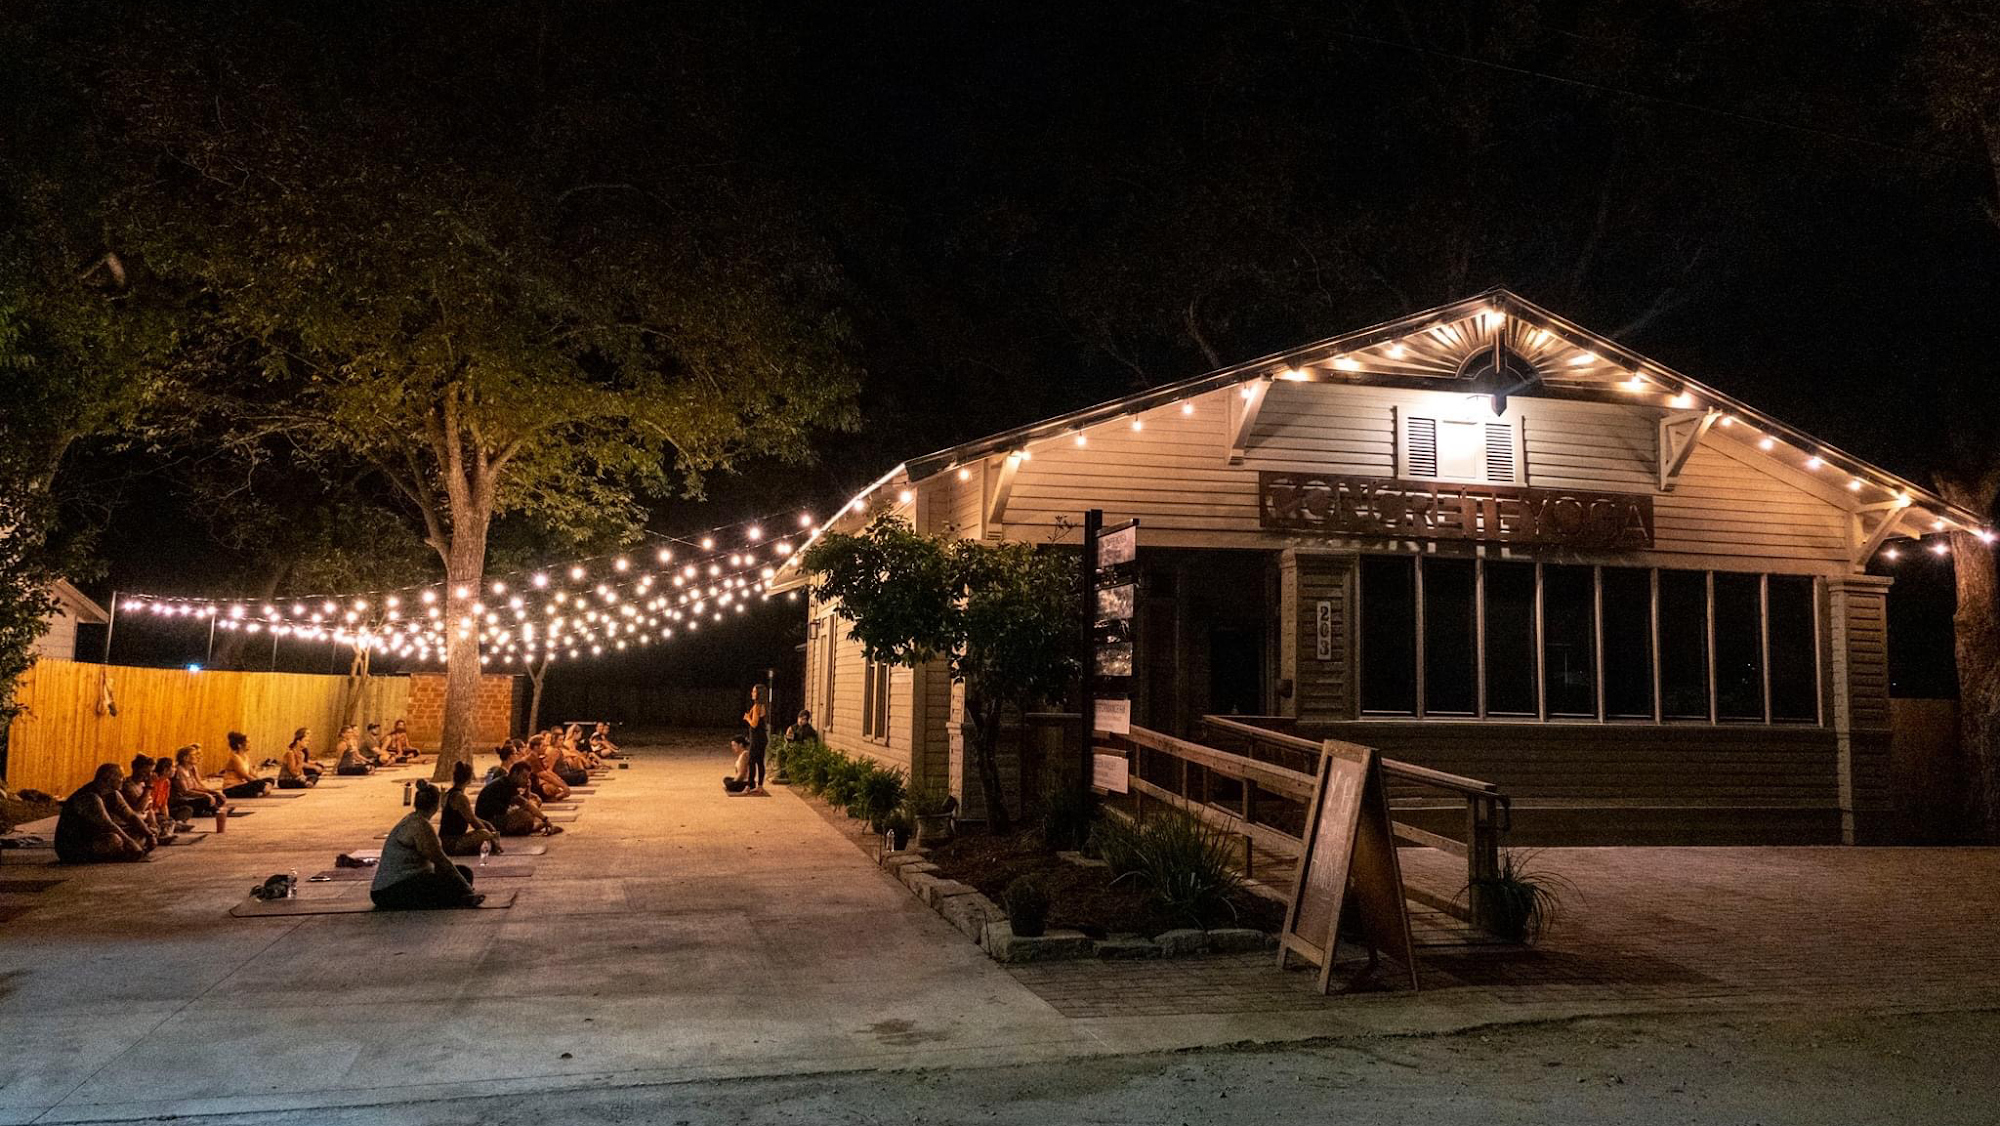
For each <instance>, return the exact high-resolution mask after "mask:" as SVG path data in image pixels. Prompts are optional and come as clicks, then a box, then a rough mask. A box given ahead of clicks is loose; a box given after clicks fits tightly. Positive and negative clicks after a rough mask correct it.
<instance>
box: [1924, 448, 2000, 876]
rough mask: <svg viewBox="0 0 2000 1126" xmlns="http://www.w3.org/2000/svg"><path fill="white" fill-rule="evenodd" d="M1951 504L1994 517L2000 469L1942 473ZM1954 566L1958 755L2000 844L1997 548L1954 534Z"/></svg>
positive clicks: (1982, 816)
mask: <svg viewBox="0 0 2000 1126" xmlns="http://www.w3.org/2000/svg"><path fill="white" fill-rule="evenodd" d="M1938 484H1939V486H1940V491H1941V492H1942V493H1943V494H1944V497H1945V499H1946V500H1949V501H1951V502H1952V503H1953V504H1959V505H1963V506H1965V507H1966V508H1969V509H1972V510H1973V511H1974V512H1978V513H1981V514H1987V513H1991V512H1992V511H1993V505H1994V501H1995V492H1996V490H2000V469H1996V470H1992V471H1989V472H1988V473H1986V474H1983V475H1982V476H1980V477H1978V478H1974V479H1971V480H1967V479H1965V478H1960V477H1955V476H1945V475H1940V477H1939V481H1938ZM1951 555H1952V568H1953V571H1954V574H1955V578H1956V582H1957V587H1958V610H1957V613H1956V614H1955V615H1954V618H1953V626H1954V627H1955V628H1954V631H1953V641H1954V653H1955V655H1956V656H1957V658H1958V724H1959V734H1958V738H1959V753H1960V756H1961V759H1962V761H1964V763H1965V764H1966V768H1967V772H1968V774H1969V775H1970V777H1968V778H1967V780H1966V781H1967V783H1968V785H1967V786H1966V792H1967V796H1968V798H1969V803H1968V804H1969V805H1970V806H1971V809H1970V811H1969V812H1970V813H1971V815H1972V820H1973V823H1974V825H1976V826H1977V827H1978V828H1979V829H1980V830H1981V831H1982V832H1983V833H1984V834H1985V837H1986V839H1987V840H1989V841H1995V840H2000V575H1996V573H1995V570H1994V550H1993V545H1992V544H1989V543H1987V542H1985V541H1984V540H1981V539H1980V538H1979V537H1978V536H1976V535H1973V534H1971V533H1968V532H1953V533H1952V535H1951Z"/></svg>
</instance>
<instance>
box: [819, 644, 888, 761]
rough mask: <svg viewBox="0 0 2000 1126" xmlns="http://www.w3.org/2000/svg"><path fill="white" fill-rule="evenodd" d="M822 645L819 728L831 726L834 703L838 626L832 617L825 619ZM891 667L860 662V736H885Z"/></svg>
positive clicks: (886, 731) (877, 737) (831, 727)
mask: <svg viewBox="0 0 2000 1126" xmlns="http://www.w3.org/2000/svg"><path fill="white" fill-rule="evenodd" d="M826 623H827V625H826V630H825V633H824V636H825V638H826V642H825V648H824V650H823V652H822V655H821V657H820V667H821V668H822V669H823V670H824V671H825V676H826V680H825V690H824V691H823V692H822V693H821V695H820V708H819V713H818V717H819V720H820V727H821V730H823V731H831V730H833V724H834V706H833V690H834V685H835V684H836V682H837V677H836V675H835V674H836V673H837V672H838V671H839V669H840V627H839V625H838V623H837V621H836V620H835V619H832V618H828V619H826ZM892 667H894V666H891V665H886V664H881V663H878V662H876V661H864V662H862V666H861V737H862V738H863V739H880V740H884V741H886V740H887V739H888V738H889V670H890V669H891V668H892Z"/></svg>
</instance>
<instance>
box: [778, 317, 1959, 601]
mask: <svg viewBox="0 0 2000 1126" xmlns="http://www.w3.org/2000/svg"><path fill="white" fill-rule="evenodd" d="M1485 356H1490V357H1491V358H1492V360H1493V361H1496V362H1497V366H1499V367H1501V368H1502V369H1503V370H1505V369H1507V368H1509V367H1514V368H1521V367H1525V368H1527V369H1530V370H1531V372H1532V375H1533V377H1534V386H1533V393H1534V394H1536V395H1539V396H1545V397H1565V398H1583V399H1591V400H1596V401H1616V402H1624V403H1633V404H1638V405H1644V406H1653V407H1657V408H1659V409H1661V410H1662V411H1663V412H1668V413H1679V412H1686V416H1687V417H1689V418H1699V417H1703V416H1710V415H1712V416H1713V418H1712V419H1711V421H1713V422H1716V423H1719V424H1720V425H1722V426H1724V427H1728V428H1730V430H1731V431H1732V433H1733V434H1734V435H1736V436H1738V437H1742V438H1747V439H1748V440H1749V441H1750V442H1751V443H1752V444H1754V445H1755V447H1756V449H1757V450H1759V451H1760V452H1761V453H1762V454H1763V455H1764V456H1766V457H1769V458H1772V459H1773V460H1774V461H1777V462H1778V463H1780V464H1783V465H1787V466H1790V467H1792V468H1795V469H1799V470H1801V471H1804V472H1811V473H1825V472H1828V471H1831V473H1832V474H1835V475H1844V476H1845V477H1846V478H1847V491H1849V492H1851V493H1853V494H1855V499H1856V501H1857V507H1859V508H1874V509H1896V508H1904V509H1912V510H1915V509H1921V510H1922V512H1923V513H1924V514H1925V515H1927V516H1929V517H1930V519H1931V523H1930V525H1929V526H1928V527H1927V528H1916V527H1911V528H1908V529H1907V530H1905V531H1903V532H1900V533H1898V534H1900V535H1909V534H1917V535H1921V534H1923V532H1924V531H1944V530H1948V529H1955V530H1959V531H1967V532H1975V533H1977V534H1979V535H1981V536H1982V537H1986V538H1991V537H1992V534H1993V533H1992V531H1991V529H1989V528H1987V527H1986V519H1985V517H1984V516H1983V515H1982V514H1980V513H1976V512H1973V511H1971V510H1969V509H1966V508H1963V507H1961V506H1958V505H1954V504H1951V503H1950V502H1948V501H1946V500H1945V499H1944V498H1943V497H1941V496H1939V495H1938V494H1937V493H1935V492H1934V491H1932V490H1930V489H1928V488H1925V487H1924V486H1923V485H1921V484H1919V483H1917V482H1915V481H1911V480H1909V479H1907V478H1905V477H1902V476H1899V475H1897V474H1895V473H1891V472H1889V471H1888V470H1886V469H1883V468H1882V467H1880V466H1877V465H1874V464H1872V463H1870V462H1868V461H1865V460H1863V459H1862V458H1860V457H1857V456H1855V455H1853V454H1850V453H1848V452H1846V451H1845V450H1841V449H1839V448H1838V447H1835V446H1833V445H1831V444H1830V443H1827V442H1824V441H1821V440H1820V439H1818V438H1815V437H1813V436H1812V435H1810V434H1807V433H1805V432H1804V431H1802V430H1799V429H1797V428H1795V427H1793V426H1790V425H1788V424H1787V423H1785V422H1783V421H1781V420H1779V419H1777V418H1774V417H1772V416H1771V415H1768V414H1766V413H1764V412H1763V411H1760V410H1758V409H1757V408H1755V407H1752V406H1751V405H1749V404H1748V403H1745V402H1743V401H1742V400H1739V399H1737V398H1734V397H1733V396H1730V395H1726V394H1724V393H1722V392H1720V391H1717V390H1716V389H1714V388H1713V387H1710V386H1708V385H1706V384H1704V383H1701V382H1699V381H1698V380H1695V379H1693V378H1691V377H1689V376H1687V375H1684V374H1682V373H1681V372H1678V371H1675V370H1674V369H1672V368H1670V367H1667V366H1666V365H1664V364H1661V363H1658V362H1656V361H1654V360H1651V359H1649V358H1647V357H1645V356H1642V355H1640V354H1638V353H1637V352H1634V351H1632V350H1631V349H1629V348H1626V347H1625V346H1623V345H1621V344H1619V343H1618V342H1617V341H1615V340H1611V339H1609V338H1608V337H1604V336H1600V335H1598V334H1596V333H1593V332H1591V331H1589V330H1587V329H1585V328H1583V327H1581V326H1580V325H1577V324H1575V323H1573V322H1571V321H1569V320H1567V319H1565V318H1563V317H1561V316H1559V315H1557V314H1555V313H1553V312H1550V311H1549V310H1547V309H1544V308H1542V307H1541V306H1539V305H1536V304H1534V303H1533V302H1531V301H1529V300H1527V299H1526V298H1523V297H1521V296H1520V295H1519V294H1516V293H1514V292H1512V291H1511V290H1507V289H1504V288H1495V289H1490V290H1487V291H1486V292H1484V293H1480V294H1476V295H1474V296H1472V297H1468V298H1465V299H1463V300H1460V301H1454V302H1451V303H1450V304H1447V305H1440V306H1438V307H1436V308H1433V309H1426V310H1424V311H1422V312H1419V313H1412V314H1410V315H1408V316H1405V317H1398V318H1396V319H1394V320H1389V321H1384V322H1382V323H1380V324H1376V325H1372V326H1370V327H1368V328H1364V329H1359V330H1357V331H1354V332H1349V333H1344V334H1342V335H1339V336H1330V337H1327V338H1326V339H1324V340H1317V341H1314V342H1312V343H1310V344H1305V345H1301V346H1299V347H1296V348H1288V349H1286V350H1284V351H1282V352H1274V353H1272V354H1270V355H1268V356H1260V357H1258V358H1257V359H1254V360H1249V361H1246V362H1244V363H1240V364H1234V365H1231V366H1229V367H1225V368H1220V369H1218V370H1216V371H1212V372H1209V373H1207V374H1205V375H1198V376H1195V377H1193V378H1190V379H1184V380H1181V381H1179V382H1176V383H1170V384H1166V385H1164V386H1161V387H1156V388H1149V389H1147V390H1145V391H1140V392H1137V393H1135V394H1132V395H1127V396H1124V397H1123V398H1119V399H1113V400H1110V401H1108V402H1103V403H1098V404H1096V405H1095V406H1089V407H1084V408H1082V409H1081V410H1076V411H1071V412H1069V413H1067V414H1061V415H1057V416H1055V417H1053V418H1047V419H1043V420H1041V421H1039V422H1034V423H1029V424H1028V425H1025V426H1019V427H1016V428H1014V429H1012V430H1006V431H1002V432H1001V433H998V434H994V435H991V436H988V437H985V438H979V439H976V440H974V441H971V442H965V443H962V444H960V445H956V446H952V447H949V448H947V449H942V450H938V451H936V452H934V453H930V454H926V455H924V456H922V457H918V458H914V459H912V460H910V461H908V462H906V463H903V464H901V465H898V466H896V467H895V468H894V469H891V470H890V471H889V472H888V473H886V474H884V475H883V476H882V477H881V478H880V479H879V480H877V481H876V482H875V483H874V484H872V485H870V486H869V487H868V488H867V489H865V490H863V491H862V492H861V493H860V494H858V495H857V496H855V497H854V498H853V499H852V500H850V501H849V502H848V504H847V505H846V506H845V507H843V508H842V509H841V511H840V512H839V513H837V514H836V516H835V518H834V519H830V520H828V521H826V523H825V525H824V526H826V527H831V526H834V525H836V524H837V523H838V522H839V518H840V517H841V516H846V515H849V514H851V513H854V512H857V511H860V509H861V507H862V505H863V502H865V500H866V498H867V497H869V496H870V495H871V494H872V493H874V492H875V490H877V489H879V488H882V487H883V486H885V485H887V484H889V483H891V482H893V481H895V480H897V479H898V478H904V479H906V480H907V481H908V482H909V483H911V484H915V483H917V482H920V481H923V480H925V479H927V478H930V477H933V476H935V475H937V474H939V473H943V472H946V471H948V470H954V469H957V468H959V467H961V466H965V465H969V464H972V463H976V462H979V461H981V460H984V459H986V458H990V457H996V456H1000V455H1004V454H1015V453H1023V452H1026V451H1027V450H1028V449H1029V447H1030V446H1031V445H1033V444H1034V443H1037V442H1043V441H1047V440H1049V439H1052V438H1058V437H1062V436H1065V435H1070V434H1073V433H1076V432H1079V431H1082V430H1087V429H1089V428H1091V427H1094V426H1098V425H1102V424H1104V423H1108V422H1114V421H1118V420H1121V419H1126V418H1130V417H1133V416H1136V415H1139V414H1142V413H1144V412H1146V411H1149V410H1153V409H1156V408H1159V407H1165V406H1171V405H1173V404H1174V403H1177V402H1181V401H1183V400H1187V399H1191V398H1193V397H1195V396H1198V395H1202V394H1206V393H1209V392H1212V391H1216V390H1220V389H1224V388H1228V387H1233V386H1238V385H1248V384H1255V383H1259V382H1263V381H1267V380H1274V379H1283V380H1288V381H1297V382H1318V383H1346V384H1355V385H1365V386H1401V387H1412V388H1422V389H1428V390H1453V389H1456V390H1461V391H1464V392H1467V393H1475V394H1484V393H1489V392H1491V391H1493V390H1495V388H1494V386H1493V385H1492V384H1491V383H1490V378H1491V374H1490V370H1489V369H1491V368H1493V367H1495V366H1496V362H1484V363H1483V362H1481V361H1482V357H1485ZM1245 393H1246V395H1247V394H1248V393H1249V392H1248V390H1247V388H1246V391H1245ZM814 535H815V536H817V535H818V533H817V532H815V533H814ZM792 558H793V559H796V558H797V556H796V555H794V556H793V557H792ZM790 562H791V560H787V564H788V565H789V564H790Z"/></svg>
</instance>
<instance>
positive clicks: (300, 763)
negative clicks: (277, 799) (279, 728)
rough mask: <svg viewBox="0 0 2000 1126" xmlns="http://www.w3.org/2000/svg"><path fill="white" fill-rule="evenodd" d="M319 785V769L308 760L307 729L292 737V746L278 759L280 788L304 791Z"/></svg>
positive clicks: (301, 729)
mask: <svg viewBox="0 0 2000 1126" xmlns="http://www.w3.org/2000/svg"><path fill="white" fill-rule="evenodd" d="M318 784H319V767H317V766H314V765H313V764H312V763H310V762H308V761H307V760H306V729H305V728H303V727H301V728H299V732H298V734H297V735H294V736H292V742H291V745H290V746H288V747H286V748H285V753H284V754H283V755H281V756H279V758H278V788H279V789H280V790H303V789H305V788H306V787H308V786H314V785H318Z"/></svg>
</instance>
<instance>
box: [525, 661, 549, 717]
mask: <svg viewBox="0 0 2000 1126" xmlns="http://www.w3.org/2000/svg"><path fill="white" fill-rule="evenodd" d="M527 668H528V684H529V685H530V686H531V687H532V689H533V691H532V692H531V694H530V695H529V696H528V734H530V735H533V734H534V733H535V732H537V731H539V730H541V723H542V683H543V682H544V681H545V680H546V679H547V677H548V675H549V658H548V655H547V654H546V653H544V654H543V655H542V659H541V663H539V664H535V663H530V664H529V665H528V666H527Z"/></svg>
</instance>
